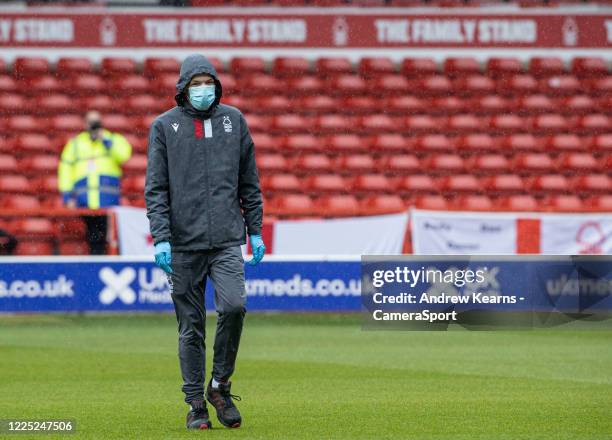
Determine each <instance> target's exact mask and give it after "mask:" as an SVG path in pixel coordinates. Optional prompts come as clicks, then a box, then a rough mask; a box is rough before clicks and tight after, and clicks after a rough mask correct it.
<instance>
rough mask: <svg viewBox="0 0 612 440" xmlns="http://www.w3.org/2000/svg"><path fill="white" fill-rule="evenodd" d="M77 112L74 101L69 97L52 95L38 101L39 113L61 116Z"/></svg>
mask: <svg viewBox="0 0 612 440" xmlns="http://www.w3.org/2000/svg"><path fill="white" fill-rule="evenodd" d="M75 110H77V109H76V108H75V105H74V100H73V99H71V98H70V97H69V96H68V95H50V96H44V97H42V98H40V100H37V107H36V111H37V113H42V114H61V113H73V112H74V111H75Z"/></svg>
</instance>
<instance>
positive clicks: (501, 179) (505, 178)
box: [480, 174, 525, 193]
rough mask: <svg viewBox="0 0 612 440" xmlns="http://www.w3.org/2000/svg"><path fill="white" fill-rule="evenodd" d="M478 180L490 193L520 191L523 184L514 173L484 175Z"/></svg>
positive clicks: (522, 189) (522, 188)
mask: <svg viewBox="0 0 612 440" xmlns="http://www.w3.org/2000/svg"><path fill="white" fill-rule="evenodd" d="M480 182H481V183H482V185H483V187H484V188H485V189H486V190H487V191H489V192H491V193H521V192H523V191H524V186H525V185H524V184H523V180H522V179H521V178H520V177H519V176H517V175H516V174H499V175H496V176H490V177H484V178H482V179H481V180H480Z"/></svg>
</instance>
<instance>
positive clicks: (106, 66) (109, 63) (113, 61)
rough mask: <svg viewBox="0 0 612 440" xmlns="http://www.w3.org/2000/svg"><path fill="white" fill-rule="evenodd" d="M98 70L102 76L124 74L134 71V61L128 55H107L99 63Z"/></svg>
mask: <svg viewBox="0 0 612 440" xmlns="http://www.w3.org/2000/svg"><path fill="white" fill-rule="evenodd" d="M100 72H101V73H102V75H104V76H108V77H110V76H124V75H132V74H135V73H136V61H134V60H133V59H132V58H128V57H107V58H103V59H102V62H101V63H100Z"/></svg>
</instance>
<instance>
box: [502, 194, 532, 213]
mask: <svg viewBox="0 0 612 440" xmlns="http://www.w3.org/2000/svg"><path fill="white" fill-rule="evenodd" d="M498 207H499V208H501V209H504V210H508V211H537V210H539V209H540V204H539V203H538V201H537V200H536V199H535V198H534V197H533V196H530V195H527V194H517V195H510V196H505V197H502V198H501V199H500V200H499V201H498Z"/></svg>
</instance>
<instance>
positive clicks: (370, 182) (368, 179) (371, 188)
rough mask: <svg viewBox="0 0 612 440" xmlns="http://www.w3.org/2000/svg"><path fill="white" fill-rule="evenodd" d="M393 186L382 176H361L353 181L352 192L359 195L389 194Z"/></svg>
mask: <svg viewBox="0 0 612 440" xmlns="http://www.w3.org/2000/svg"><path fill="white" fill-rule="evenodd" d="M393 189H394V185H393V183H392V181H391V180H389V179H388V178H387V177H386V176H385V175H383V174H362V175H359V176H357V177H356V178H355V180H354V181H353V191H354V192H357V193H358V194H359V193H377V194H380V193H385V192H386V193H389V192H393Z"/></svg>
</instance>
